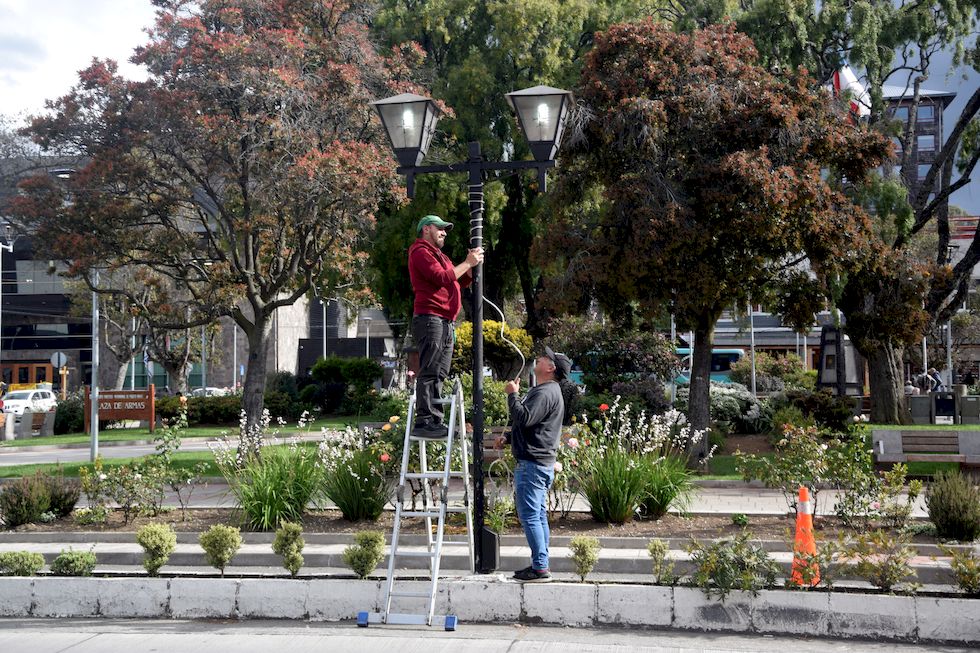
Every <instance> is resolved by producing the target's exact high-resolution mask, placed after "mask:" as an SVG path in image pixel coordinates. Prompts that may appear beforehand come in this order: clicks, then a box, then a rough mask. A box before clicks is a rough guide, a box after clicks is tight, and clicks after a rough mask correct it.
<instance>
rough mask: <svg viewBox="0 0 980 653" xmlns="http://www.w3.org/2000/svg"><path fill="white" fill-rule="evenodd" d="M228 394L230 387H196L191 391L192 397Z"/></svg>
mask: <svg viewBox="0 0 980 653" xmlns="http://www.w3.org/2000/svg"><path fill="white" fill-rule="evenodd" d="M227 394H228V388H194V389H193V390H191V391H190V393H189V396H191V397H224V396H225V395H227Z"/></svg>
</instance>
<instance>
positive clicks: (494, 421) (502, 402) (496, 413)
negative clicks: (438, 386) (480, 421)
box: [443, 373, 510, 427]
mask: <svg viewBox="0 0 980 653" xmlns="http://www.w3.org/2000/svg"><path fill="white" fill-rule="evenodd" d="M459 380H460V382H461V383H462V384H463V396H464V397H472V396H473V375H472V374H471V373H465V374H460V375H459ZM452 383H453V381H452V379H451V378H450V379H448V380H447V381H446V384H445V385H444V386H443V393H444V394H445V395H447V396H448V394H449V393H451V392H452V389H453V385H452ZM506 385H507V382H506V381H494V380H493V379H483V418H484V425H485V426H488V427H489V426H506V425H507V422H508V420H509V419H510V409H509V408H508V407H507V393H505V392H504V388H505V387H506ZM465 403H466V419H467V421H469V420H472V419H473V404H472V402H469V401H467V402H465Z"/></svg>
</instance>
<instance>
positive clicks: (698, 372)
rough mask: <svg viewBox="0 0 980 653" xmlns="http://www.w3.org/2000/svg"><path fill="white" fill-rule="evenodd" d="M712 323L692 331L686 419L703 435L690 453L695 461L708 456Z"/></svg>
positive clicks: (699, 326)
mask: <svg viewBox="0 0 980 653" xmlns="http://www.w3.org/2000/svg"><path fill="white" fill-rule="evenodd" d="M714 330H715V325H714V321H713V320H712V321H710V322H702V323H700V324H698V326H697V327H696V328H695V329H694V356H693V358H692V360H691V394H690V399H689V401H688V412H687V419H688V421H690V423H691V427H692V428H693V429H695V430H697V431H705V435H704V437H703V438H701V441H700V442H698V444H697V446H696V447H695V448H694V450H693V451H692V452H691V454H692V457H694V458H695V459H697V460H701V459H704V458H705V457H706V456H707V455H708V434H707V430H708V427H709V426H710V425H711V400H710V380H711V341H712V339H713V336H714Z"/></svg>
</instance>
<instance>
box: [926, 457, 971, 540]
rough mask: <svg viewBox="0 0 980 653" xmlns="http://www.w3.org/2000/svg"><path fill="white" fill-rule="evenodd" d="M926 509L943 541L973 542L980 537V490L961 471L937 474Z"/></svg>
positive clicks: (930, 488)
mask: <svg viewBox="0 0 980 653" xmlns="http://www.w3.org/2000/svg"><path fill="white" fill-rule="evenodd" d="M926 506H927V507H928V509H929V521H931V522H932V523H933V524H935V525H936V534H937V535H938V536H939V538H940V539H944V540H956V541H958V542H972V541H973V540H975V539H977V536H980V488H978V487H977V486H975V485H974V484H973V483H972V482H971V481H970V479H969V478H967V477H966V476H964V475H963V474H961V473H960V472H959V471H952V472H940V473H939V474H936V476H935V478H934V479H933V481H932V483H930V484H929V490H928V492H927V493H926Z"/></svg>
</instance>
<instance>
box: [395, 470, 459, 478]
mask: <svg viewBox="0 0 980 653" xmlns="http://www.w3.org/2000/svg"><path fill="white" fill-rule="evenodd" d="M445 477H446V473H445V472H405V478H413V479H421V478H433V479H439V478H445ZM449 478H463V472H449Z"/></svg>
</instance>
